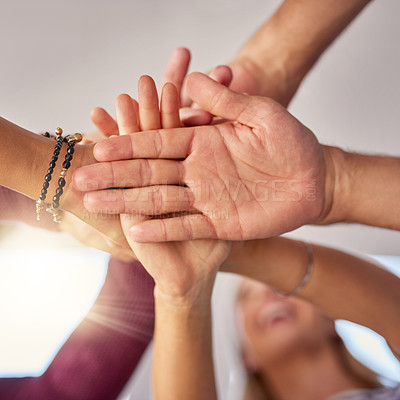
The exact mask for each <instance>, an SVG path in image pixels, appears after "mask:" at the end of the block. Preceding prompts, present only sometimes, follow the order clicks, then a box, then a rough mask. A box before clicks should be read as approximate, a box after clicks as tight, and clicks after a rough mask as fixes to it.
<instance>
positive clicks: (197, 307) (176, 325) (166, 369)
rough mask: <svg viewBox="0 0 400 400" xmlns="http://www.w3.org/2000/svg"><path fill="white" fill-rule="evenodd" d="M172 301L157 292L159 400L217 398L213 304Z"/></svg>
mask: <svg viewBox="0 0 400 400" xmlns="http://www.w3.org/2000/svg"><path fill="white" fill-rule="evenodd" d="M204 297H205V298H204V299H202V300H201V301H199V302H194V303H192V302H190V301H185V300H183V299H181V301H178V302H177V301H172V302H171V301H170V300H169V299H166V298H165V297H164V296H162V295H159V294H158V295H157V290H155V307H156V324H155V334H154V361H153V385H154V393H155V399H156V400H167V399H168V400H169V399H171V400H175V399H191V400H196V399H198V400H203V399H209V400H213V399H216V398H217V394H216V388H215V381H214V368H213V359H212V338H211V300H210V296H204Z"/></svg>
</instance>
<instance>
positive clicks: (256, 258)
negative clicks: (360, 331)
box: [223, 238, 400, 352]
mask: <svg viewBox="0 0 400 400" xmlns="http://www.w3.org/2000/svg"><path fill="white" fill-rule="evenodd" d="M234 249H235V250H234V251H233V252H232V254H231V255H230V257H229V259H228V260H227V261H226V262H225V263H224V266H223V270H225V271H231V272H236V273H239V274H243V275H246V276H249V277H251V278H254V279H257V280H260V281H262V282H265V283H267V284H269V285H271V286H273V287H276V288H277V289H278V290H280V291H282V292H283V293H288V292H291V291H293V290H294V289H295V288H296V287H297V286H298V285H299V284H300V282H301V281H302V279H303V277H304V274H305V272H306V269H307V264H308V256H307V252H306V250H305V246H304V244H303V243H301V242H297V241H292V240H289V239H285V238H271V239H264V240H258V241H253V242H246V243H244V244H243V245H242V246H240V245H239V246H238V247H236V246H234ZM313 249H314V271H313V273H312V276H311V280H310V282H309V284H308V285H307V286H306V287H305V289H304V290H303V291H302V292H301V293H300V297H302V298H304V299H306V300H308V301H310V302H311V303H313V304H314V305H316V306H318V307H320V308H321V309H322V310H324V311H325V312H326V313H328V314H329V315H330V316H331V317H332V318H340V319H346V320H349V321H352V322H356V323H359V324H361V325H364V326H367V327H369V328H371V329H373V330H374V331H376V332H378V333H380V334H381V335H382V336H384V337H385V338H386V339H387V340H388V341H389V342H390V343H391V344H392V346H393V347H394V348H395V350H396V351H397V352H398V351H399V348H400V342H399V338H398V332H399V331H400V313H399V308H400V280H399V279H398V278H397V277H395V276H394V275H392V274H391V273H389V272H387V271H386V270H384V269H382V268H379V267H377V266H376V265H374V264H372V263H370V262H368V261H366V260H362V259H359V258H357V257H354V256H352V255H349V254H346V253H342V252H340V251H337V250H334V249H330V248H326V247H321V246H316V245H313Z"/></svg>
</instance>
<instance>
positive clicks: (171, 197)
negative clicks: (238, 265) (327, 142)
mask: <svg viewBox="0 0 400 400" xmlns="http://www.w3.org/2000/svg"><path fill="white" fill-rule="evenodd" d="M187 88H188V91H189V93H191V94H192V97H193V99H194V100H195V101H196V103H198V104H199V105H200V106H201V107H202V108H203V109H207V108H208V110H210V111H211V112H212V113H213V114H216V115H219V116H221V117H222V118H226V119H230V120H232V121H235V122H228V123H222V124H219V125H214V126H212V127H195V128H186V129H185V128H180V129H176V130H173V131H171V133H169V132H168V131H166V130H160V131H149V132H147V133H146V134H141V135H140V136H139V135H135V134H130V135H129V136H125V137H123V138H111V139H110V140H108V141H107V142H103V143H99V144H97V145H96V147H95V150H94V152H95V156H96V157H97V159H98V160H99V161H106V160H108V161H109V160H112V159H114V160H117V159H118V160H122V159H130V160H131V161H126V162H124V163H122V162H111V163H100V164H99V165H97V166H92V167H87V168H85V169H81V170H79V171H77V173H76V174H75V175H74V186H75V188H77V189H78V190H87V186H86V181H90V182H94V183H95V187H96V186H97V188H98V189H104V188H110V187H132V188H133V189H127V190H124V191H121V190H108V191H107V192H99V191H97V192H92V193H88V194H87V195H86V197H85V204H86V207H87V208H88V210H91V211H94V210H102V211H105V209H107V210H108V212H113V213H119V212H132V211H134V210H135V211H137V210H140V212H141V213H142V214H145V215H154V214H163V213H169V212H174V211H194V212H197V213H196V214H194V215H186V216H183V217H179V218H170V219H168V220H153V221H147V222H146V223H142V224H140V225H136V226H135V228H134V230H133V231H132V232H131V234H132V235H133V236H132V238H134V239H135V240H136V241H141V242H144V241H165V240H180V239H196V238H207V237H209V238H221V239H233V240H244V239H250V238H257V237H263V236H270V235H275V234H280V233H282V232H285V231H288V230H292V229H294V228H296V227H298V226H301V225H303V224H304V223H308V222H310V221H313V222H316V221H318V220H320V219H321V218H322V216H323V215H324V214H325V213H326V212H327V210H328V209H329V207H330V204H329V200H330V198H331V197H332V196H331V194H329V191H330V190H332V188H331V186H330V183H331V179H330V177H328V179H327V177H326V175H327V174H328V172H329V171H327V168H326V164H327V162H326V157H329V155H326V154H325V153H324V151H323V149H322V147H321V146H320V145H319V143H318V141H317V140H316V138H315V136H314V135H313V134H312V132H311V131H310V130H308V129H307V128H306V127H304V126H303V125H302V124H301V123H300V122H299V121H297V120H296V119H295V118H294V117H292V116H291V115H290V114H289V113H288V112H287V111H286V110H285V109H284V108H283V107H281V106H280V105H279V104H278V103H276V102H274V101H273V100H271V99H266V98H255V97H249V96H245V95H240V94H237V93H234V92H232V91H230V90H229V89H227V88H225V87H223V86H222V85H220V84H218V83H216V82H215V81H212V80H211V79H210V78H208V77H206V76H205V75H202V74H199V73H194V74H192V75H191V76H189V77H188V78H187ZM210 101H212V104H210ZM211 142H212V146H210V143H211ZM157 143H158V144H157ZM154 144H157V145H156V146H154ZM139 158H158V160H147V161H145V162H144V161H142V160H139ZM177 158H179V159H182V158H183V160H182V161H176V160H173V159H177ZM271 160H273V162H271ZM217 161H218V162H217ZM100 177H102V178H100ZM131 177H134V178H133V179H132V178H131ZM178 183H180V184H185V185H186V186H185V187H182V186H165V184H168V185H176V184H178ZM160 184H161V186H159V185H160ZM140 187H141V188H140ZM309 190H312V192H313V195H312V196H311V198H310V197H309V196H308V195H307V191H309ZM325 192H327V193H328V194H326V193H325ZM217 211H218V212H217ZM221 216H222V217H221ZM226 216H229V217H228V218H227V217H226Z"/></svg>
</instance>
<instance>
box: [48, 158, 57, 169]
mask: <svg viewBox="0 0 400 400" xmlns="http://www.w3.org/2000/svg"><path fill="white" fill-rule="evenodd" d="M55 166H56V163H55V162H54V161H53V159H52V160H51V161H50V164H49V167H50V168H54V167H55Z"/></svg>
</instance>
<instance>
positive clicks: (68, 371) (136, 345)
mask: <svg viewBox="0 0 400 400" xmlns="http://www.w3.org/2000/svg"><path fill="white" fill-rule="evenodd" d="M153 288H154V282H153V280H152V279H151V277H150V276H149V275H148V274H147V272H146V271H145V270H144V269H143V267H142V266H141V264H140V263H138V262H135V263H129V264H128V263H123V262H120V261H117V260H115V259H111V260H110V264H109V267H108V273H107V277H106V281H105V283H104V286H103V288H102V289H101V291H100V294H99V296H98V298H97V300H96V302H95V304H94V305H93V307H92V309H91V310H90V311H89V313H88V315H87V316H86V317H85V319H84V320H83V321H82V322H81V324H80V325H79V326H78V327H77V328H76V330H75V331H74V332H73V333H72V335H71V336H70V338H69V339H68V340H67V342H66V343H65V344H64V346H63V347H62V348H61V349H60V351H59V352H58V354H57V356H56V357H55V359H54V360H53V361H52V363H51V364H50V366H49V368H48V369H47V370H46V372H45V373H44V374H43V375H41V376H40V377H37V378H31V377H29V378H7V379H5V378H3V379H0V397H1V398H2V399H3V398H4V399H24V400H30V399H32V400H36V399H58V400H67V399H74V400H81V399H82V400H97V399H100V398H101V399H104V400H107V399H110V400H111V399H115V398H116V397H117V396H118V394H119V393H120V391H121V390H122V388H123V386H124V385H125V384H126V382H127V381H128V379H129V378H130V376H131V375H132V373H133V371H134V370H135V368H136V366H137V364H138V362H139V360H140V358H141V356H142V354H143V352H144V351H145V349H146V347H147V345H148V343H149V342H150V340H151V338H152V334H153V326H154V298H153Z"/></svg>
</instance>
